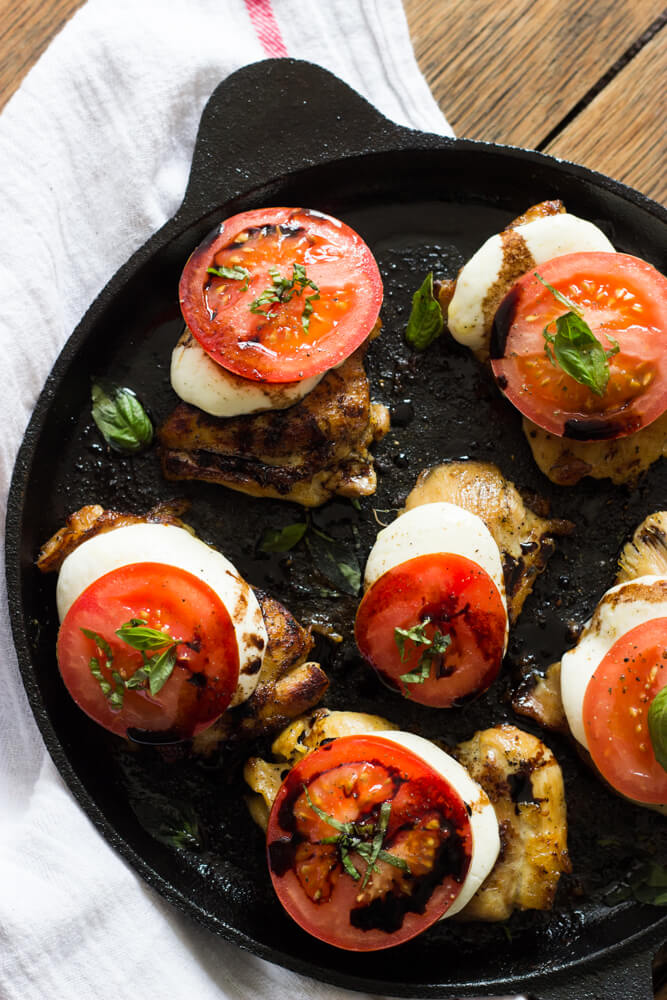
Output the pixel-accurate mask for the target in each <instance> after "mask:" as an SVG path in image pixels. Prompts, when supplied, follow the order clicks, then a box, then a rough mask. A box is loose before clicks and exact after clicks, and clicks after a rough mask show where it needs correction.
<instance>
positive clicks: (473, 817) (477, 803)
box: [375, 730, 500, 920]
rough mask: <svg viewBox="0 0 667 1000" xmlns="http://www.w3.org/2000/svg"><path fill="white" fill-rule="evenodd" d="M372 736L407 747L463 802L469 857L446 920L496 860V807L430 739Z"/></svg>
mask: <svg viewBox="0 0 667 1000" xmlns="http://www.w3.org/2000/svg"><path fill="white" fill-rule="evenodd" d="M375 735H376V736H380V737H381V738H382V739H383V740H391V741H392V742H393V743H398V745H399V746H402V747H405V749H406V750H410V751H411V752H412V753H414V754H416V756H417V757H420V758H421V759H422V760H423V761H424V762H425V763H426V764H428V765H429V766H430V767H432V768H433V770H434V771H437V772H438V774H441V775H442V777H443V778H444V779H445V781H447V782H449V784H450V785H451V786H452V787H453V788H454V790H455V791H456V792H458V794H459V795H460V797H461V798H462V799H463V802H464V803H465V805H466V808H467V811H468V814H469V816H470V829H471V833H472V857H471V858H470V867H469V868H468V873H467V875H466V877H465V879H464V881H463V885H462V886H461V891H460V893H459V894H458V896H457V897H456V899H455V900H454V902H453V903H452V905H451V906H450V907H449V909H448V910H447V912H446V913H444V914H443V916H442V917H441V919H442V920H445V919H446V918H447V917H451V916H453V915H454V914H455V913H458V912H459V910H462V909H463V907H464V906H465V905H466V904H467V903H469V902H470V900H471V899H472V897H473V896H474V895H475V893H476V892H477V890H478V889H479V887H480V886H481V884H482V882H483V881H484V879H485V878H486V877H487V875H488V874H489V872H490V871H491V869H492V868H493V866H494V865H495V863H496V860H497V858H498V854H499V852H500V836H499V833H498V820H497V819H496V813H495V810H494V808H493V806H492V805H491V803H490V802H489V798H488V796H487V794H486V792H485V791H484V789H483V788H481V786H480V785H478V784H477V782H476V781H473V779H472V778H471V777H470V775H469V774H468V772H467V771H466V769H465V768H464V767H463V766H462V765H461V764H459V762H458V761H456V760H454V758H453V757H450V756H449V754H447V753H445V752H444V750H441V749H440V747H437V746H436V745H435V744H434V743H431V741H430V740H426V739H424V738H423V736H415V735H414V733H402V732H396V731H394V730H390V731H389V732H383V733H377V732H376V733H375Z"/></svg>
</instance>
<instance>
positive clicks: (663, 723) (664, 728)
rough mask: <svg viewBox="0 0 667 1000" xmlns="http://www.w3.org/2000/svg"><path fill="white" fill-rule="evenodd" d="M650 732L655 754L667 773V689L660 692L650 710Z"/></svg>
mask: <svg viewBox="0 0 667 1000" xmlns="http://www.w3.org/2000/svg"><path fill="white" fill-rule="evenodd" d="M648 731H649V733H650V735H651V743H652V744H653V753H654V754H655V759H656V760H657V762H658V764H660V767H661V768H662V769H663V770H664V771H667V687H664V688H663V689H662V691H659V692H658V694H657V695H656V696H655V698H654V699H653V701H652V702H651V706H650V708H649V710H648Z"/></svg>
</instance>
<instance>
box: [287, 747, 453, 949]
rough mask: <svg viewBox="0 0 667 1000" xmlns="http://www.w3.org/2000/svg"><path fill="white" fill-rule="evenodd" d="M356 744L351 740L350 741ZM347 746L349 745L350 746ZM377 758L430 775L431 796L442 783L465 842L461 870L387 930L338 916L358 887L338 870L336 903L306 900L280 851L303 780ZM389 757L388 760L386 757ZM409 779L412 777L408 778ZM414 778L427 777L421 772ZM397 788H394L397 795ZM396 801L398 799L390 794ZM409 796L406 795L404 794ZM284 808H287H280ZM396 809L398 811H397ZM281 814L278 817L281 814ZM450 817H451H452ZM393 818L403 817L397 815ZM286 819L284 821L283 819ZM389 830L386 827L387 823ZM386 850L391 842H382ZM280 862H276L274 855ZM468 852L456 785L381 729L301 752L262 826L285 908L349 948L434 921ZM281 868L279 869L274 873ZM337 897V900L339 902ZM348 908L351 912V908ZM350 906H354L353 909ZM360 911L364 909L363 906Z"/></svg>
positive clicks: (388, 941) (393, 940)
mask: <svg viewBox="0 0 667 1000" xmlns="http://www.w3.org/2000/svg"><path fill="white" fill-rule="evenodd" d="M355 745H356V746H355ZM351 746H352V749H350V747H351ZM376 758H377V759H379V760H382V761H383V762H384V763H383V765H382V766H385V765H386V766H387V767H389V766H395V767H398V768H401V769H402V768H403V767H405V766H406V761H407V762H408V765H407V766H413V767H416V768H417V775H419V774H422V775H423V776H425V775H429V778H428V786H429V788H431V789H432V794H433V796H435V797H437V795H438V794H444V793H443V792H442V791H441V792H438V791H437V790H436V788H437V786H438V785H439V786H443V787H444V788H446V789H447V793H446V794H447V795H448V796H449V801H450V808H451V809H452V810H453V812H452V817H457V819H456V824H457V826H458V824H460V825H461V829H462V830H464V831H465V834H464V839H463V841H462V845H465V852H466V853H465V855H464V857H465V863H464V871H462V873H461V874H460V875H459V876H458V880H456V881H455V880H453V879H452V877H450V876H446V877H444V878H443V880H442V882H441V883H439V884H438V885H437V886H436V887H435V889H433V890H432V891H431V894H430V895H429V896H428V899H427V900H426V901H425V902H424V904H423V907H422V906H421V904H420V908H419V909H418V910H415V911H413V910H410V909H408V910H407V911H406V912H405V913H404V915H403V917H402V918H401V920H402V923H401V925H400V926H399V928H398V929H397V930H393V931H390V932H385V931H381V930H379V929H373V928H372V927H368V928H365V929H364V928H363V927H361V926H360V925H358V924H357V925H354V924H352V923H350V926H349V927H347V920H348V918H347V917H345V916H341V915H340V914H339V913H338V912H337V910H338V907H339V906H345V901H346V900H347V902H348V903H350V902H351V901H352V902H353V901H354V898H355V896H356V893H357V891H358V887H359V883H354V882H352V879H351V878H350V877H349V876H348V875H341V879H340V881H338V882H337V883H336V891H339V890H340V892H342V896H339V902H338V904H337V903H336V900H335V898H334V897H332V898H331V899H329V900H327V901H325V902H323V903H322V902H320V903H318V904H315V903H310V902H309V901H308V900H306V898H305V894H304V891H303V889H302V888H301V887H300V885H299V881H298V878H297V875H296V873H295V872H294V870H293V869H292V868H290V867H289V866H288V867H286V868H285V867H284V865H283V864H282V860H283V857H282V856H283V855H284V853H285V851H286V850H288V846H287V845H288V843H290V842H291V838H292V837H293V834H292V833H290V832H289V819H286V818H285V817H286V816H287V817H289V816H291V807H289V808H288V807H287V801H288V800H289V799H290V798H292V799H294V797H295V796H297V795H298V794H300V789H301V788H302V787H303V783H304V782H307V783H308V786H309V787H311V788H312V787H313V784H312V783H313V781H317V779H318V777H321V776H322V775H324V776H328V775H329V774H330V773H332V772H335V771H336V769H337V768H338V767H340V766H345V765H344V761H346V760H348V759H349V760H350V761H354V760H357V761H360V760H363V761H365V762H369V761H373V760H375V759H376ZM389 761H391V765H390V764H389V763H388V762H389ZM409 780H413V779H409ZM419 780H421V781H423V780H427V779H426V778H425V777H422V778H420V779H419ZM400 794H401V793H400V792H399V795H400ZM395 801H397V800H395ZM408 801H409V799H408ZM286 809H287V812H286V811H285V810H286ZM400 815H403V814H402V813H400ZM281 817H282V818H281ZM452 821H454V820H453V819H452ZM396 822H397V823H399V825H400V823H402V821H399V820H397V821H396ZM285 824H287V825H285ZM390 830H391V827H390ZM275 846H277V847H278V848H279V849H280V853H279V854H278V855H275V852H274V847H275ZM387 846H388V848H389V850H391V843H390V844H388V845H387ZM279 858H280V863H279V864H278V865H277V866H276V862H277V860H278V859H279ZM471 858H472V834H471V826H470V818H469V814H468V811H467V807H466V805H465V803H464V801H463V799H461V797H460V795H459V793H458V791H457V790H456V789H455V788H454V786H453V785H451V784H450V782H449V781H448V780H447V779H445V778H444V777H443V776H442V775H441V774H440V773H439V772H438V771H436V770H434V769H433V768H432V767H431V765H430V764H428V763H427V762H425V761H424V760H422V759H421V758H420V757H419V756H418V755H417V754H415V753H414V752H413V751H412V750H407V749H406V748H405V747H403V746H401V745H400V744H399V743H398V742H394V741H393V740H391V739H390V738H383V736H382V734H381V733H379V734H372V735H366V736H363V735H357V736H343V737H339V738H337V739H334V740H333V741H331V742H330V743H328V744H325V745H323V746H321V747H319V748H317V749H316V750H314V751H311V752H310V753H309V754H308V755H307V756H306V757H305V758H302V760H301V761H299V762H298V764H297V765H295V767H294V768H293V769H292V771H290V772H289V774H288V775H287V777H286V778H285V780H284V782H283V784H282V785H281V788H280V790H279V792H278V795H277V796H276V799H275V801H274V804H273V807H272V810H271V815H270V818H269V825H268V829H267V863H268V865H269V871H270V874H271V879H272V882H273V885H274V889H275V891H276V893H277V895H278V898H279V899H280V901H281V903H282V904H283V906H284V907H285V909H286V910H287V912H288V914H289V915H290V916H291V917H292V919H294V920H295V921H296V923H297V924H299V926H301V927H302V928H303V929H304V930H305V931H307V932H308V933H309V934H312V935H313V936H315V937H317V938H318V939H319V940H322V941H324V942H326V943H328V944H330V945H332V946H334V947H337V948H342V949H344V950H348V951H376V950H383V949H385V948H389V947H393V946H395V945H397V944H400V943H402V942H403V941H407V940H409V939H410V938H412V937H414V936H416V935H417V934H419V933H421V932H422V931H423V930H426V929H427V927H429V926H431V925H432V924H433V923H435V922H437V921H438V920H439V919H441V917H442V916H443V915H444V913H445V912H446V910H447V909H449V907H450V906H451V905H452V904H453V902H454V901H455V899H456V898H457V897H458V895H459V893H460V891H461V889H462V887H463V883H464V882H465V878H466V875H467V872H468V871H469V868H470V864H471ZM277 872H280V874H276V873H277ZM341 899H342V902H341ZM350 912H353V911H352V910H350ZM354 912H357V911H356V909H355V910H354ZM358 912H361V913H362V914H363V912H364V908H363V907H362V909H361V911H358ZM321 920H324V923H325V925H326V926H324V927H321V926H318V922H321Z"/></svg>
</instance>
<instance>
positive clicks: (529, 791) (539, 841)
mask: <svg viewBox="0 0 667 1000" xmlns="http://www.w3.org/2000/svg"><path fill="white" fill-rule="evenodd" d="M395 728H396V726H394V725H392V724H391V723H390V722H388V721H387V719H383V718H381V717H380V716H378V715H365V714H363V713H360V712H330V711H328V710H327V709H319V710H318V711H317V712H315V713H313V715H312V716H305V717H303V718H301V719H296V720H295V721H294V722H293V723H292V725H291V726H289V727H288V728H287V729H285V730H284V732H282V733H281V734H280V736H279V737H278V738H277V739H276V740H275V741H274V743H273V746H272V747H271V751H272V754H273V756H274V757H275V758H277V761H276V762H275V763H273V762H270V761H266V760H262V759H261V758H259V757H251V758H250V759H249V760H248V761H247V762H246V765H245V769H244V772H243V776H244V778H245V780H246V781H247V783H248V784H249V785H250V788H251V789H252V791H253V793H254V794H253V795H251V796H248V799H247V802H248V808H249V809H250V814H251V816H252V818H253V819H254V820H255V822H256V823H257V824H258V825H259V826H261V827H262V829H264V830H265V829H266V826H267V823H268V819H269V813H270V811H271V806H272V805H273V802H274V800H275V797H276V795H277V794H278V790H279V788H280V785H281V783H282V781H283V780H284V778H285V776H286V775H287V773H288V771H289V769H290V768H291V767H293V766H294V764H296V763H297V762H298V761H299V760H301V759H302V758H303V757H304V756H305V755H306V754H307V753H309V752H310V751H311V750H314V749H315V748H316V747H318V746H320V744H321V743H322V742H324V741H325V740H330V739H335V738H336V737H338V736H348V735H352V734H355V733H359V734H361V733H369V732H382V731H383V730H385V731H386V730H390V729H395ZM452 753H453V756H455V757H457V759H458V760H460V762H461V763H462V764H463V766H464V767H466V768H467V769H468V771H469V772H470V775H471V777H472V778H474V780H475V781H477V782H478V783H479V784H480V785H481V786H482V788H483V789H484V791H485V792H486V794H487V795H488V796H489V798H490V800H491V802H492V803H493V806H494V809H495V811H496V816H497V817H498V822H499V825H500V836H501V844H502V846H501V852H500V856H499V859H498V861H497V862H496V864H495V866H494V868H493V870H492V872H491V874H490V875H489V876H488V878H487V879H486V881H485V882H484V883H483V885H482V886H481V887H480V889H479V890H478V891H477V893H476V894H475V895H474V896H473V898H472V900H471V901H470V902H469V903H468V905H467V906H466V907H465V908H464V909H463V910H462V911H461V917H462V919H469V920H505V919H507V917H508V916H509V915H510V913H511V912H512V910H513V909H537V910H546V909H549V908H550V907H551V906H552V905H553V899H554V894H555V892H556V887H557V885H558V879H559V877H560V875H561V873H562V872H564V871H569V870H570V867H569V860H568V854H567V823H566V818H565V796H564V791H563V779H562V776H561V772H560V767H559V766H558V764H557V762H556V760H555V759H554V757H553V754H552V753H551V751H550V750H549V749H548V748H547V747H546V746H545V745H544V744H543V743H542V742H541V741H540V740H538V739H536V737H534V736H531V735H529V734H528V733H524V732H522V731H521V730H520V729H517V728H516V727H515V726H509V725H503V726H497V727H495V728H493V729H487V730H485V731H484V732H480V733H476V735H475V736H474V737H473V738H472V739H471V740H469V741H468V742H467V743H462V744H461V745H460V746H459V747H458V748H456V749H455V750H454V751H452Z"/></svg>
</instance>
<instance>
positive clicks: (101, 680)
mask: <svg viewBox="0 0 667 1000" xmlns="http://www.w3.org/2000/svg"><path fill="white" fill-rule="evenodd" d="M88 666H89V667H90V672H91V674H92V675H93V677H94V678H95V680H96V681H97V683H98V684H99V686H100V690H101V691H102V694H103V695H104V697H105V698H106V699H107V700H108V699H109V698H110V696H111V693H112V690H113V689H112V687H111V684H109V681H108V680H106V678H105V676H104V674H103V673H102V671H101V669H100V661H99V660H98V659H97V657H96V656H91V658H90V659H89V660H88Z"/></svg>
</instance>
